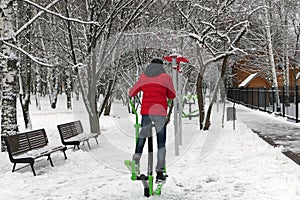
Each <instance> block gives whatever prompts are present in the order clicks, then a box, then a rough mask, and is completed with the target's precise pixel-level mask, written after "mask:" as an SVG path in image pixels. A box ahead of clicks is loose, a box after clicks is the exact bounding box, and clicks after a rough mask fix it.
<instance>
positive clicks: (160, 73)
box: [129, 63, 176, 116]
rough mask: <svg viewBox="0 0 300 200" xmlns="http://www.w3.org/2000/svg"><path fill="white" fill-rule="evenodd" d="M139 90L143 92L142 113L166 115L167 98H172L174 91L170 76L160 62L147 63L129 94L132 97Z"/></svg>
mask: <svg viewBox="0 0 300 200" xmlns="http://www.w3.org/2000/svg"><path fill="white" fill-rule="evenodd" d="M140 91H142V92H143V100H142V108H141V114H142V115H158V116H167V108H168V103H167V99H174V98H175V96H176V92H175V89H174V85H173V82H172V79H171V77H170V76H169V75H168V74H166V73H165V71H164V70H163V68H162V65H161V64H157V63H151V64H150V65H148V66H147V68H146V71H145V73H143V74H142V75H141V76H140V78H139V80H138V81H137V82H136V83H135V85H134V86H133V87H132V88H131V89H130V90H129V96H130V97H134V96H135V95H137V93H139V92H140Z"/></svg>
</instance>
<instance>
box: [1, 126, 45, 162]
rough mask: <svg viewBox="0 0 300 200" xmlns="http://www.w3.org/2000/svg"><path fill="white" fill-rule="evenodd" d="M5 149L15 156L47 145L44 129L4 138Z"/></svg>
mask: <svg viewBox="0 0 300 200" xmlns="http://www.w3.org/2000/svg"><path fill="white" fill-rule="evenodd" d="M4 140H5V143H6V146H7V149H8V151H9V153H10V154H11V155H12V156H16V155H19V154H22V153H25V152H27V151H31V150H33V149H38V148H41V147H44V146H46V145H47V144H48V138H47V135H46V131H45V129H39V130H33V131H29V132H25V133H19V134H16V135H10V136H6V137H4Z"/></svg>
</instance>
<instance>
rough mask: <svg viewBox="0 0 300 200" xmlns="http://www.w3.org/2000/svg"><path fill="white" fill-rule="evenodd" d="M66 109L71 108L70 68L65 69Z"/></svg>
mask: <svg viewBox="0 0 300 200" xmlns="http://www.w3.org/2000/svg"><path fill="white" fill-rule="evenodd" d="M66 95H67V110H72V77H71V72H70V70H67V71H66Z"/></svg>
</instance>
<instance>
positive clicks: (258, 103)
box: [257, 88, 260, 110]
mask: <svg viewBox="0 0 300 200" xmlns="http://www.w3.org/2000/svg"><path fill="white" fill-rule="evenodd" d="M259 91H260V88H257V107H258V110H260V102H259V100H260V99H259Z"/></svg>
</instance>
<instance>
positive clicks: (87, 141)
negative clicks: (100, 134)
mask: <svg viewBox="0 0 300 200" xmlns="http://www.w3.org/2000/svg"><path fill="white" fill-rule="evenodd" d="M86 143H87V144H88V146H89V149H91V145H90V143H89V140H86Z"/></svg>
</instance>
